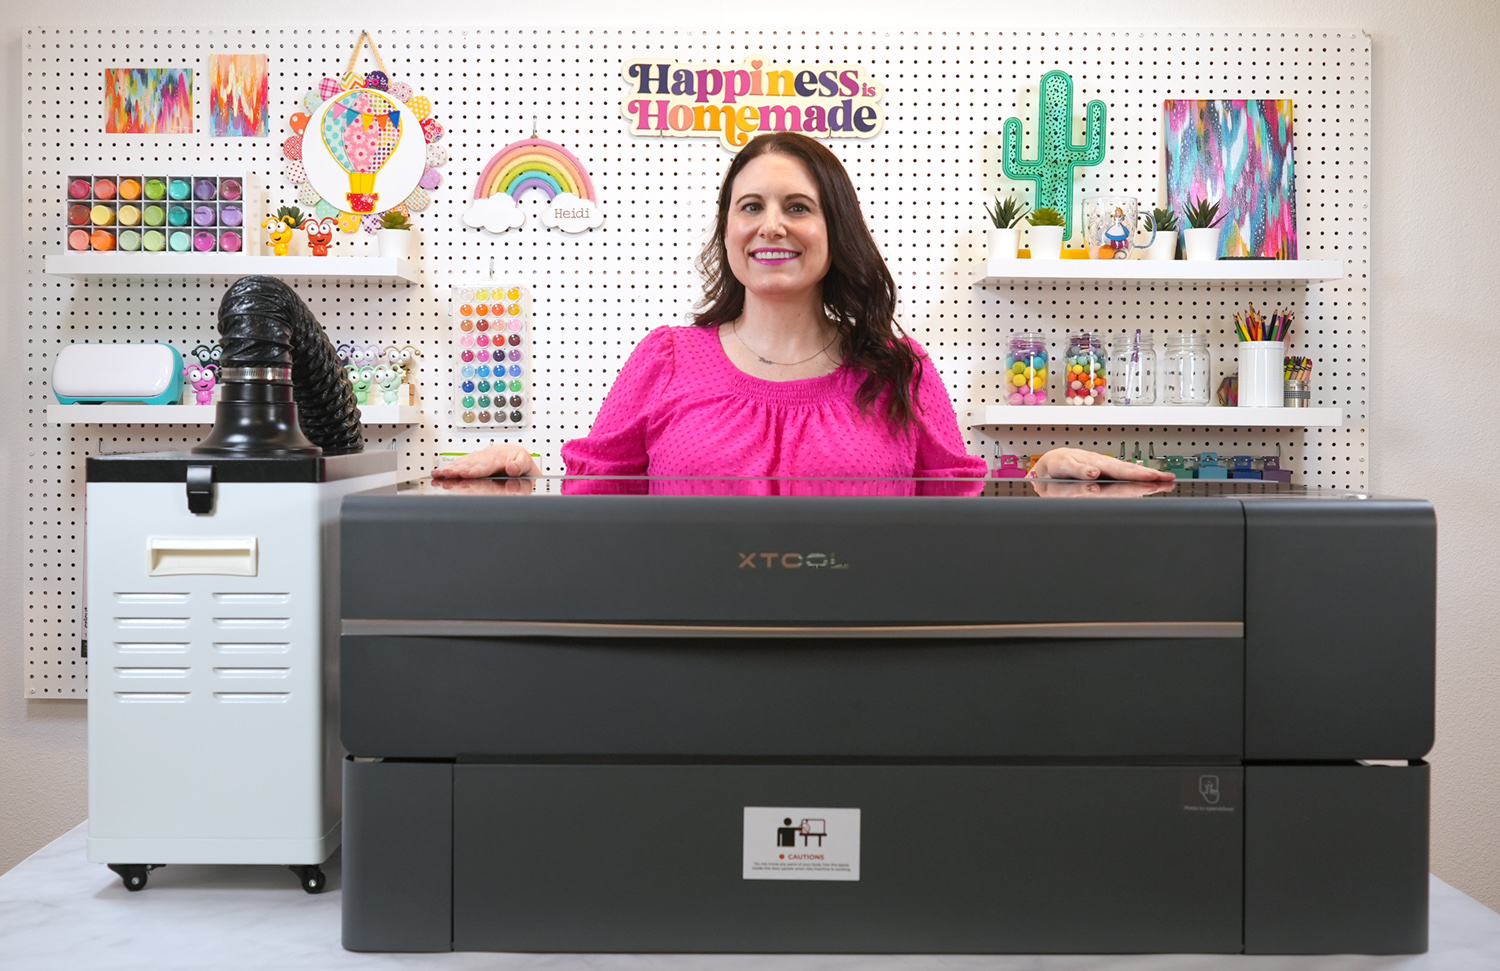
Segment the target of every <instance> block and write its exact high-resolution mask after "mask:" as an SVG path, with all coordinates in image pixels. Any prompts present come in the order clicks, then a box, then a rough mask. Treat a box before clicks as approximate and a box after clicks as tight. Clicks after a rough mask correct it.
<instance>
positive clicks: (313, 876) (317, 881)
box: [287, 865, 328, 893]
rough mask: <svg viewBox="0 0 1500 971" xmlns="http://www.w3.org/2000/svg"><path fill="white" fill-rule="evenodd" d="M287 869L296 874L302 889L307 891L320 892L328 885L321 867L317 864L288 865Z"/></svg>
mask: <svg viewBox="0 0 1500 971" xmlns="http://www.w3.org/2000/svg"><path fill="white" fill-rule="evenodd" d="M287 869H288V870H291V871H292V872H293V873H295V874H296V875H297V879H298V880H301V881H302V889H303V890H306V891H307V892H308V893H322V892H323V891H324V889H326V888H327V886H328V878H327V877H325V876H323V869H322V868H321V867H319V866H316V865H313V866H289V867H287Z"/></svg>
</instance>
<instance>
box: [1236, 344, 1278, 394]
mask: <svg viewBox="0 0 1500 971" xmlns="http://www.w3.org/2000/svg"><path fill="white" fill-rule="evenodd" d="M1239 354H1240V381H1239V385H1240V389H1239V395H1240V407H1241V408H1280V407H1281V406H1282V399H1283V397H1284V392H1285V386H1284V384H1283V382H1284V380H1285V370H1284V369H1285V367H1286V342H1285V341H1240V344H1239Z"/></svg>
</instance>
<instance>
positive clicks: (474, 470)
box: [432, 442, 542, 479]
mask: <svg viewBox="0 0 1500 971" xmlns="http://www.w3.org/2000/svg"><path fill="white" fill-rule="evenodd" d="M541 474H542V467H541V466H540V465H537V464H536V459H534V458H532V457H531V453H530V452H528V451H526V449H524V448H522V447H521V446H520V445H510V444H507V443H504V442H502V443H501V444H499V445H491V446H490V447H489V448H482V449H480V450H479V451H477V452H470V453H469V454H468V455H460V456H459V457H458V458H456V459H454V460H453V461H452V462H449V463H448V464H447V465H440V466H438V467H437V468H435V469H433V470H432V477H433V478H434V479H483V478H487V477H488V476H492V475H506V476H510V477H511V478H515V477H517V476H522V475H541Z"/></svg>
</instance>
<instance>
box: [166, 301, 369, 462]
mask: <svg viewBox="0 0 1500 971" xmlns="http://www.w3.org/2000/svg"><path fill="white" fill-rule="evenodd" d="M219 346H220V347H221V348H222V349H223V353H222V355H221V356H220V359H219V366H220V368H221V369H222V371H221V373H222V374H223V375H224V381H223V390H222V391H221V393H220V400H219V405H218V410H217V412H216V418H215V422H214V429H213V431H212V432H211V433H210V434H209V436H208V437H207V438H205V439H204V440H203V441H202V442H201V443H200V444H199V445H198V447H197V448H195V449H193V451H194V452H204V453H237V454H244V453H255V454H288V453H290V454H305V453H309V452H317V451H319V450H321V451H323V452H324V453H327V454H338V453H343V452H358V451H361V450H363V449H364V429H363V427H362V426H361V424H360V414H359V407H358V404H357V402H356V401H355V399H354V388H353V386H352V385H351V384H350V383H349V376H348V375H347V374H346V373H345V371H344V368H343V367H342V366H341V365H340V364H339V360H338V355H337V354H336V353H335V352H334V349H333V344H332V342H330V341H329V339H328V335H327V333H325V332H324V330H323V328H322V326H320V325H319V324H318V319H317V318H316V317H314V316H313V314H312V311H311V310H309V309H308V308H307V305H306V304H305V303H303V302H302V298H301V297H299V296H297V293H296V291H295V290H293V289H292V288H291V287H289V286H287V285H286V284H285V283H283V282H281V281H280V280H278V279H276V278H275V277H269V276H247V277H244V278H242V279H239V280H236V281H235V282H234V283H233V284H231V285H230V287H229V289H228V290H227V291H225V293H224V299H223V300H222V301H220V303H219ZM287 368H290V384H288V383H287V380H286V374H287V372H286V369H287ZM246 369H250V370H246ZM243 375H251V376H250V377H243ZM299 426H300V431H299V430H298V428H299ZM304 435H305V437H304Z"/></svg>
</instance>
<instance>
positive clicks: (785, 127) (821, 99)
mask: <svg viewBox="0 0 1500 971" xmlns="http://www.w3.org/2000/svg"><path fill="white" fill-rule="evenodd" d="M622 73H623V74H624V76H625V83H626V84H627V85H629V86H630V95H629V96H628V97H627V98H626V99H625V100H624V101H623V102H622V103H621V105H620V108H621V111H622V112H623V113H624V115H625V117H626V118H627V119H629V121H630V130H631V133H632V134H636V135H675V136H678V137H681V138H718V139H719V141H720V143H721V144H722V145H723V146H724V147H725V148H729V149H737V148H739V147H740V146H741V145H744V144H745V143H746V142H747V141H749V140H750V138H751V136H753V135H757V134H759V133H761V132H772V131H796V132H802V133H803V134H805V135H809V136H811V137H813V138H873V137H875V136H876V135H878V134H880V130H881V128H883V127H884V126H885V113H884V112H883V111H882V110H881V106H880V98H881V89H880V88H879V87H878V86H877V85H876V84H875V83H874V82H873V81H872V80H871V79H870V77H869V75H867V74H866V73H865V70H864V68H862V67H859V66H858V65H854V64H838V65H825V66H817V65H810V64H796V65H779V64H773V65H769V66H767V65H766V63H765V61H764V60H763V59H762V58H758V57H757V58H754V59H752V60H749V61H744V62H742V63H740V64H739V65H719V64H679V63H677V62H676V61H669V60H665V59H661V58H658V59H654V60H650V61H630V62H628V63H626V65H625V67H624V69H623V72H622Z"/></svg>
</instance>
